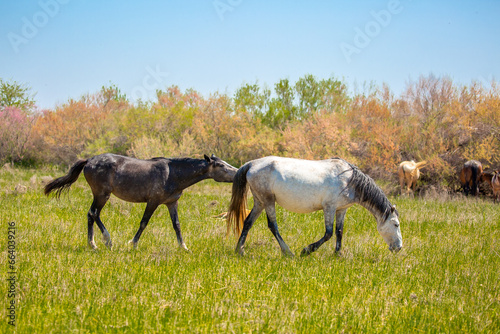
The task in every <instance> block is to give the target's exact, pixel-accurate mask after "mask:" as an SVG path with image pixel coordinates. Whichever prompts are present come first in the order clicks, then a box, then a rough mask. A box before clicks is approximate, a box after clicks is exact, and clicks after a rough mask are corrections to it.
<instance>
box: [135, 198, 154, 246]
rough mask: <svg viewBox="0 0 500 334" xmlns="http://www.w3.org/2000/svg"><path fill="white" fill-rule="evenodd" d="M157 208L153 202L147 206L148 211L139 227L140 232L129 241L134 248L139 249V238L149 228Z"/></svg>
mask: <svg viewBox="0 0 500 334" xmlns="http://www.w3.org/2000/svg"><path fill="white" fill-rule="evenodd" d="M157 207H158V204H157V203H152V202H148V204H147V205H146V210H144V214H143V215H142V219H141V223H140V225H139V230H138V231H137V233H136V234H135V236H134V238H133V239H132V240H130V241H129V244H132V246H134V248H137V243H138V242H139V238H140V237H141V234H142V232H143V231H144V229H145V228H146V226H148V223H149V220H150V219H151V216H152V215H153V213H154V212H155V210H156V208H157Z"/></svg>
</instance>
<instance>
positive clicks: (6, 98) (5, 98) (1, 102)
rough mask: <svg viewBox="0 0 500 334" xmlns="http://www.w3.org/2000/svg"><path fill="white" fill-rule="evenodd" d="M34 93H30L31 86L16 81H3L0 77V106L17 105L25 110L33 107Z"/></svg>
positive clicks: (2, 107) (27, 110)
mask: <svg viewBox="0 0 500 334" xmlns="http://www.w3.org/2000/svg"><path fill="white" fill-rule="evenodd" d="M34 96H35V94H33V93H31V87H29V86H27V85H26V84H20V83H18V82H16V81H12V82H9V81H5V80H3V79H1V78H0V108H1V109H2V110H3V109H5V108H6V107H17V108H19V109H21V110H23V111H25V112H29V111H31V110H32V109H33V108H34V107H35V100H34Z"/></svg>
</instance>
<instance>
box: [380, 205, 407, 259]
mask: <svg viewBox="0 0 500 334" xmlns="http://www.w3.org/2000/svg"><path fill="white" fill-rule="evenodd" d="M377 229H378V231H379V233H380V235H381V236H382V238H384V241H385V242H386V243H387V244H388V245H389V250H390V251H393V252H396V253H397V252H399V251H400V250H401V247H403V238H402V237H401V230H400V228H399V217H398V211H397V210H396V207H395V206H394V205H393V206H392V207H391V212H390V213H389V214H388V215H387V218H386V219H385V220H382V221H380V222H378V224H377Z"/></svg>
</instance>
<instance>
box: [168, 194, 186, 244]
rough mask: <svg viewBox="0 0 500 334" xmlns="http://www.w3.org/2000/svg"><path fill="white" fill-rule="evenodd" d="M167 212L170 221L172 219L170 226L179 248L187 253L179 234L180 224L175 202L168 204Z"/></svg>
mask: <svg viewBox="0 0 500 334" xmlns="http://www.w3.org/2000/svg"><path fill="white" fill-rule="evenodd" d="M167 207H168V212H169V213H170V219H172V225H173V226H174V231H175V235H176V236H177V242H178V243H179V247H181V248H182V249H184V250H185V251H187V252H189V249H188V248H187V246H186V244H185V243H184V241H183V240H182V234H181V223H180V222H179V215H178V214H177V201H175V202H174V203H172V204H168V205H167Z"/></svg>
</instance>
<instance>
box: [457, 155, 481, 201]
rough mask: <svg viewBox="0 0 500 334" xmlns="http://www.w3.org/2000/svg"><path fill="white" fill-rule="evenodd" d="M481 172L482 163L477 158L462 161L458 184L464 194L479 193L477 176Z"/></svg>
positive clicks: (474, 194)
mask: <svg viewBox="0 0 500 334" xmlns="http://www.w3.org/2000/svg"><path fill="white" fill-rule="evenodd" d="M482 173H483V165H481V163H480V162H479V161H477V160H469V161H467V162H466V163H464V167H463V168H462V170H461V171H460V184H461V185H462V189H463V190H464V193H465V195H466V196H468V195H469V193H471V194H472V195H473V196H476V195H477V194H478V193H479V178H480V177H481V174H482Z"/></svg>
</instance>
